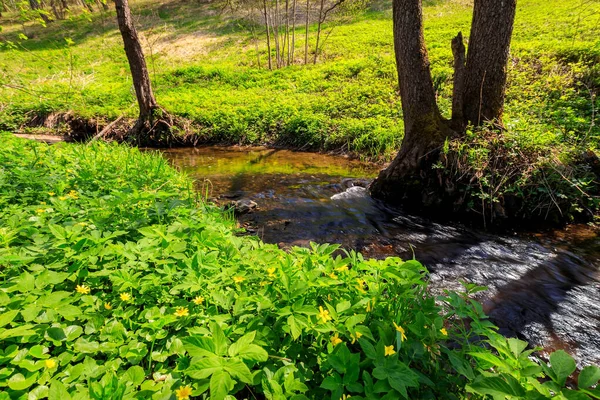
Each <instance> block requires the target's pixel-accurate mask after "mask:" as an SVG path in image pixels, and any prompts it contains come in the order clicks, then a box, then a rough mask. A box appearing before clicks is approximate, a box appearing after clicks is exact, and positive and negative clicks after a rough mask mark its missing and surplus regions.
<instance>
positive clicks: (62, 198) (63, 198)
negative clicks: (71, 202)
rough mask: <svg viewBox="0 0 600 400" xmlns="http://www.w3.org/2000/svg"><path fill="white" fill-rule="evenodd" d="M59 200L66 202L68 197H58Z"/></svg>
mask: <svg viewBox="0 0 600 400" xmlns="http://www.w3.org/2000/svg"><path fill="white" fill-rule="evenodd" d="M58 199H59V200H62V201H64V200H66V199H67V197H66V196H58Z"/></svg>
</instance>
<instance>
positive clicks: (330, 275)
mask: <svg viewBox="0 0 600 400" xmlns="http://www.w3.org/2000/svg"><path fill="white" fill-rule="evenodd" d="M329 277H330V278H331V279H337V275H336V274H334V273H333V272H332V273H330V274H329Z"/></svg>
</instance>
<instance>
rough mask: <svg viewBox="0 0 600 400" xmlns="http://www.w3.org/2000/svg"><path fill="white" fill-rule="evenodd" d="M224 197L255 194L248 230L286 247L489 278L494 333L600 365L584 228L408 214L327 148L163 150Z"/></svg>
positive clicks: (588, 232)
mask: <svg viewBox="0 0 600 400" xmlns="http://www.w3.org/2000/svg"><path fill="white" fill-rule="evenodd" d="M163 154H164V156H165V157H166V158H167V159H168V160H169V161H170V162H171V163H172V164H173V165H175V166H177V167H178V168H180V169H181V170H183V171H184V172H186V173H188V174H189V175H191V176H192V177H193V178H195V179H196V180H197V189H198V190H199V191H201V192H202V193H203V194H206V195H207V197H209V198H212V199H214V200H215V201H216V202H218V203H220V204H226V203H228V202H231V201H236V200H240V199H243V200H251V201H253V202H255V203H256V204H257V205H258V208H257V209H255V210H254V211H253V212H251V213H248V214H244V215H242V216H240V217H239V222H240V224H241V225H242V226H244V227H245V228H246V229H247V230H248V232H250V233H252V234H256V235H258V236H259V237H260V238H262V239H263V240H264V241H265V242H269V243H276V244H279V245H280V246H281V247H287V246H293V245H298V246H306V245H308V243H309V242H311V241H315V242H329V243H340V244H342V246H343V247H344V248H347V249H355V250H357V251H361V252H362V253H363V254H364V255H365V257H367V256H368V257H376V258H383V257H386V256H399V257H402V258H404V259H410V258H413V254H414V257H415V258H416V259H418V260H419V261H421V262H422V263H423V264H424V265H425V266H427V268H428V269H429V271H430V272H431V276H430V282H431V285H430V287H431V289H432V290H433V291H434V292H436V291H437V292H441V291H442V290H443V289H456V290H460V289H461V285H460V283H459V282H460V281H461V280H466V281H468V282H473V283H477V284H479V285H483V286H487V287H488V290H486V291H484V292H481V293H479V294H478V297H477V298H478V300H480V301H481V302H482V303H483V305H484V310H485V311H486V313H487V314H488V315H489V316H490V318H491V319H492V321H493V322H494V323H495V324H496V325H498V326H499V327H500V331H501V333H503V334H505V335H508V336H516V337H519V338H522V339H524V340H527V341H529V342H530V343H531V344H533V345H539V346H542V347H543V348H544V352H549V351H553V350H557V349H564V350H565V351H567V352H569V353H570V354H571V355H573V356H574V357H575V358H576V359H577V362H578V364H579V366H583V365H589V364H596V365H600V238H599V237H598V232H597V231H595V230H594V229H592V228H591V227H588V226H587V225H571V226H569V227H567V228H566V229H563V230H556V231H548V232H543V233H531V234H512V235H511V234H504V235H496V234H490V233H486V232H483V231H478V230H474V229H470V228H466V227H463V226H460V225H459V224H440V223H436V222H432V221H428V220H427V219H424V218H421V217H415V216H411V215H407V214H405V213H403V212H402V211H400V210H398V209H394V208H391V207H389V206H386V205H384V204H382V203H381V202H379V201H376V200H373V199H372V198H370V197H369V195H368V193H367V191H366V189H365V187H366V186H367V185H368V183H369V182H370V181H371V180H372V179H373V178H374V177H375V176H376V174H377V172H378V169H379V168H378V167H376V166H373V165H370V164H364V163H360V162H358V161H353V160H349V159H346V158H344V157H334V156H328V155H323V154H315V153H303V152H292V151H287V150H273V149H261V148H252V149H240V148H235V147H203V148H183V149H172V150H165V151H163Z"/></svg>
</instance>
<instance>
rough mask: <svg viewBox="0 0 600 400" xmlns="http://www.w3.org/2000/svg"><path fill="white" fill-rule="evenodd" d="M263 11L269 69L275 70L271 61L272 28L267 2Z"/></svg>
mask: <svg viewBox="0 0 600 400" xmlns="http://www.w3.org/2000/svg"><path fill="white" fill-rule="evenodd" d="M263 10H264V14H265V30H266V31H267V55H268V59H269V69H270V70H271V69H273V61H272V60H271V28H269V14H268V13H267V0H263Z"/></svg>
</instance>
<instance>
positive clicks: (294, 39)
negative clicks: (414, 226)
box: [290, 0, 296, 65]
mask: <svg viewBox="0 0 600 400" xmlns="http://www.w3.org/2000/svg"><path fill="white" fill-rule="evenodd" d="M291 47H292V48H291V62H290V65H294V51H295V50H296V0H293V3H292V46H291Z"/></svg>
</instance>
